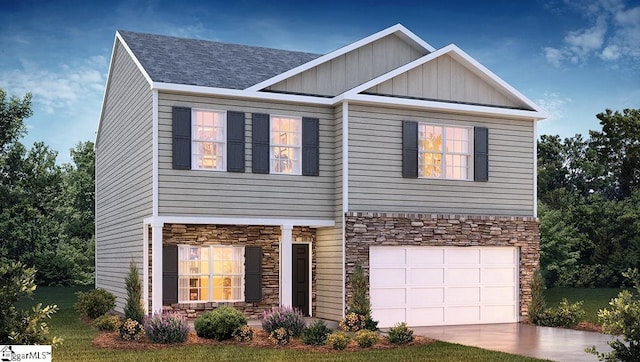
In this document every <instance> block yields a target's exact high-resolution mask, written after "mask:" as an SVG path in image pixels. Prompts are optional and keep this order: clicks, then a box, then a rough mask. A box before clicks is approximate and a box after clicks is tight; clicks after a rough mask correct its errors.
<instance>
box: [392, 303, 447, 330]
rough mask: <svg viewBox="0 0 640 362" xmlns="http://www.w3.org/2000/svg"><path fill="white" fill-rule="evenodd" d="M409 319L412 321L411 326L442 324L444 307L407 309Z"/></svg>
mask: <svg viewBox="0 0 640 362" xmlns="http://www.w3.org/2000/svg"><path fill="white" fill-rule="evenodd" d="M407 320H408V321H411V322H409V323H408V324H409V325H410V326H426V325H442V324H443V323H444V307H423V308H411V309H409V310H407ZM396 323H397V322H396Z"/></svg>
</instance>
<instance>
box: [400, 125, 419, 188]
mask: <svg viewBox="0 0 640 362" xmlns="http://www.w3.org/2000/svg"><path fill="white" fill-rule="evenodd" d="M402 177H407V178H417V177H418V122H414V121H402Z"/></svg>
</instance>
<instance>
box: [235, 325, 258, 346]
mask: <svg viewBox="0 0 640 362" xmlns="http://www.w3.org/2000/svg"><path fill="white" fill-rule="evenodd" d="M254 334H255V331H254V330H253V328H251V327H249V326H248V325H246V324H245V325H244V326H242V327H240V328H236V330H235V331H233V339H235V340H236V341H238V342H251V341H252V340H253V336H254Z"/></svg>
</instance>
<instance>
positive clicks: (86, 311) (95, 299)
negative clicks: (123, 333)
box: [74, 289, 116, 319]
mask: <svg viewBox="0 0 640 362" xmlns="http://www.w3.org/2000/svg"><path fill="white" fill-rule="evenodd" d="M76 296H77V297H78V301H77V302H76V304H75V305H74V309H75V311H76V312H78V313H80V314H81V315H83V316H86V317H89V318H92V319H95V318H98V317H100V316H101V315H103V314H106V313H107V312H109V311H110V310H112V309H113V307H115V306H116V297H115V295H113V294H111V293H110V292H108V291H106V290H104V289H93V290H90V291H88V292H77V293H76Z"/></svg>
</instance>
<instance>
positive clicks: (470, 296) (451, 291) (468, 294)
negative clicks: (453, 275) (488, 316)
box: [444, 287, 481, 304]
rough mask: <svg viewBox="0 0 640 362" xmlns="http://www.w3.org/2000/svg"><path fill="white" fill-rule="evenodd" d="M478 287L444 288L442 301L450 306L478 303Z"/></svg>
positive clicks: (479, 290)
mask: <svg viewBox="0 0 640 362" xmlns="http://www.w3.org/2000/svg"><path fill="white" fill-rule="evenodd" d="M480 292H481V289H480V287H470V288H446V289H445V295H444V301H445V302H446V303H450V304H466V303H474V304H475V303H480Z"/></svg>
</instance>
